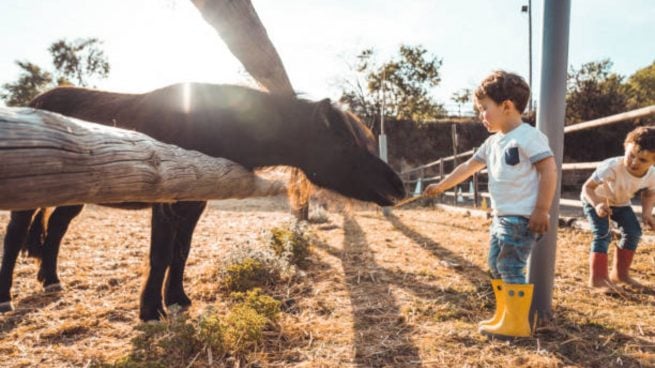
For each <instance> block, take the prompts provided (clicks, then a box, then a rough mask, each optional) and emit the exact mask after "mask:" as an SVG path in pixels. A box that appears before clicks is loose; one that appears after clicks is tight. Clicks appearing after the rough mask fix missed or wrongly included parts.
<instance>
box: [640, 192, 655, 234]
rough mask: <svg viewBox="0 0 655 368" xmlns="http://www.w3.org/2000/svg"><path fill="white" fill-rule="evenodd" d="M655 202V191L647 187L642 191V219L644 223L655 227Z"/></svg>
mask: <svg viewBox="0 0 655 368" xmlns="http://www.w3.org/2000/svg"><path fill="white" fill-rule="evenodd" d="M654 204H655V191H654V190H649V189H646V190H644V191H643V192H642V193H641V220H642V221H643V222H644V225H648V226H649V227H650V228H651V229H655V218H653V205H654Z"/></svg>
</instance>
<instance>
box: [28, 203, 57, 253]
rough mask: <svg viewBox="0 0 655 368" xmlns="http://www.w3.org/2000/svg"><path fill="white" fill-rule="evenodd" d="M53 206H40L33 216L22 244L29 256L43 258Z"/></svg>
mask: <svg viewBox="0 0 655 368" xmlns="http://www.w3.org/2000/svg"><path fill="white" fill-rule="evenodd" d="M51 214H52V208H50V207H48V208H39V209H38V210H37V211H36V214H35V215H34V217H33V218H32V223H31V224H30V228H29V231H28V233H27V239H25V241H24V242H23V244H22V247H21V251H22V252H23V253H24V254H25V253H26V254H27V256H28V257H32V258H37V259H41V258H42V256H43V243H44V242H45V238H46V234H47V233H48V220H49V219H50V215H51Z"/></svg>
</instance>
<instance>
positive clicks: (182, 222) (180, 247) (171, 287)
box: [164, 202, 207, 307]
mask: <svg viewBox="0 0 655 368" xmlns="http://www.w3.org/2000/svg"><path fill="white" fill-rule="evenodd" d="M206 205H207V202H178V203H176V204H174V205H172V206H171V207H173V209H174V211H175V214H176V215H178V218H177V234H176V235H175V244H174V248H173V262H172V263H171V268H170V269H169V270H168V274H167V277H166V282H165V284H164V285H165V287H164V302H165V303H166V306H170V305H173V304H177V305H179V306H180V307H188V306H189V305H191V299H189V297H188V296H187V295H186V293H185V292H184V284H183V281H184V267H185V265H186V261H187V258H188V257H189V250H190V249H191V238H192V236H193V230H194V229H195V228H196V224H197V223H198V220H199V219H200V215H202V212H203V211H204V209H205V207H206Z"/></svg>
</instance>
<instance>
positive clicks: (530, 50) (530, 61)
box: [528, 0, 533, 113]
mask: <svg viewBox="0 0 655 368" xmlns="http://www.w3.org/2000/svg"><path fill="white" fill-rule="evenodd" d="M528 65H529V68H528V78H529V79H530V80H529V83H530V89H532V87H533V85H532V0H528ZM532 97H533V96H532V94H530V100H529V103H528V112H530V113H531V112H532Z"/></svg>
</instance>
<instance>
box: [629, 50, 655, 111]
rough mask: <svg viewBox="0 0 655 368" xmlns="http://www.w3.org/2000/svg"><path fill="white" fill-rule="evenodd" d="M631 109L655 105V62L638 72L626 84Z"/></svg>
mask: <svg viewBox="0 0 655 368" xmlns="http://www.w3.org/2000/svg"><path fill="white" fill-rule="evenodd" d="M626 84H627V87H628V94H629V106H630V108H631V109H637V108H640V107H645V106H650V105H654V104H655V61H654V62H653V63H652V64H651V65H649V66H647V67H645V68H641V69H639V70H637V71H636V72H635V73H634V74H633V75H631V76H630V77H629V78H628V81H627V82H626Z"/></svg>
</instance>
